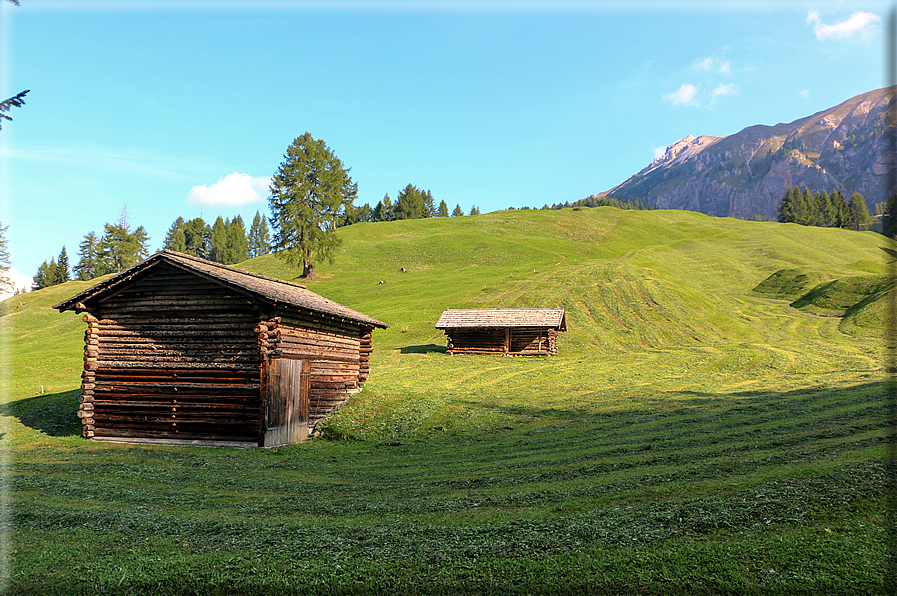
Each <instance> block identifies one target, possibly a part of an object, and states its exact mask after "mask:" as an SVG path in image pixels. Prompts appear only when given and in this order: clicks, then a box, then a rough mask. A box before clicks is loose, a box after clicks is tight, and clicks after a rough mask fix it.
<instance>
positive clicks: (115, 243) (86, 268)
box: [34, 209, 150, 289]
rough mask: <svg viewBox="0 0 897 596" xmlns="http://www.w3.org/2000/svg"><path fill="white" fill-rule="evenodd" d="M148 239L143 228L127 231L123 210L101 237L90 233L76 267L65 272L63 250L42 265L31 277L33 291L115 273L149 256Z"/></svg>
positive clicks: (65, 262)
mask: <svg viewBox="0 0 897 596" xmlns="http://www.w3.org/2000/svg"><path fill="white" fill-rule="evenodd" d="M149 241H150V237H149V234H148V233H147V231H146V229H145V228H144V227H143V226H138V227H137V228H136V229H134V230H131V228H130V225H129V223H128V214H127V209H126V210H124V211H123V212H122V215H121V217H119V219H118V221H117V222H115V223H107V224H105V225H104V226H103V235H102V236H100V237H99V238H97V235H96V233H95V232H90V233H88V234H87V235H86V236H84V239H83V240H82V241H81V243H80V245H79V247H78V256H79V259H78V263H77V264H76V265H75V266H74V268H73V269H72V270H71V271H70V270H69V258H68V253H67V252H66V248H65V246H63V247H62V250H61V251H60V252H59V257H58V258H51V259H50V261H49V262H47V261H44V262H43V263H41V265H40V267H38V268H37V273H35V275H34V287H35V289H41V288H47V287H49V286H53V285H56V284H61V283H64V282H67V281H71V280H72V278H73V275H74V278H75V279H80V280H84V281H86V280H89V279H93V278H95V277H99V276H101V275H106V274H108V273H118V272H121V271H124V270H125V269H127V268H128V267H131V266H133V265H135V264H136V263H137V262H139V261H141V260H143V259H145V258H147V257H148V256H149V254H150V253H149Z"/></svg>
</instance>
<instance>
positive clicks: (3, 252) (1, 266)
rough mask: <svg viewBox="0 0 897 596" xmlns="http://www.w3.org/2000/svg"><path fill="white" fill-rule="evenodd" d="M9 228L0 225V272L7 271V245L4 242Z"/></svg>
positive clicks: (6, 242)
mask: <svg viewBox="0 0 897 596" xmlns="http://www.w3.org/2000/svg"><path fill="white" fill-rule="evenodd" d="M7 229H9V226H4V225H3V224H2V223H0V272H3V271H8V270H9V244H8V241H7V240H6V230H7Z"/></svg>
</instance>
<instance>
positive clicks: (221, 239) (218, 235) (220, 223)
mask: <svg viewBox="0 0 897 596" xmlns="http://www.w3.org/2000/svg"><path fill="white" fill-rule="evenodd" d="M226 244H227V229H226V228H225V227H224V219H222V218H221V216H220V215H219V216H218V219H216V220H215V224H214V225H213V226H212V235H211V237H210V241H209V256H208V259H209V260H210V261H215V262H216V263H223V262H224V251H225V248H226V246H225V245H226Z"/></svg>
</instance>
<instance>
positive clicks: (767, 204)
mask: <svg viewBox="0 0 897 596" xmlns="http://www.w3.org/2000/svg"><path fill="white" fill-rule="evenodd" d="M894 91H895V88H893V87H892V88H886V89H878V90H876V91H870V92H869V93H863V94H862V95H857V96H856V97H853V98H851V99H848V100H847V101H845V102H844V103H842V104H840V105H838V106H835V107H833V108H830V109H828V110H824V111H821V112H818V113H816V114H813V115H812V116H808V117H806V118H801V119H800V120H795V121H794V122H791V123H789V124H776V125H775V126H764V125H757V126H750V127H748V128H745V129H744V130H742V131H741V132H738V133H736V134H733V135H729V136H727V137H709V136H699V137H693V136H691V135H689V136H687V137H685V138H684V139H682V140H680V141H678V142H677V143H674V144H673V145H670V146H669V147H667V149H666V152H665V153H664V155H663V156H661V157H659V158H657V159H655V160H654V161H653V162H651V164H649V165H648V166H647V167H646V168H644V169H643V170H641V171H640V172H639V173H637V174H635V175H634V176H632V177H631V178H629V179H628V180H626V181H625V182H623V183H622V184H620V185H618V186H616V187H614V188H612V189H611V190H609V191H607V192H604V193H600V195H593V196H610V197H613V198H616V199H620V200H624V201H625V200H627V199H636V198H637V199H642V200H643V201H646V202H648V203H650V204H652V205H654V206H656V207H661V208H668V209H687V210H691V211H699V212H701V213H706V214H708V215H715V216H723V217H725V216H735V217H751V216H753V215H757V214H760V215H763V216H766V217H768V218H770V219H775V217H776V214H777V210H778V206H779V203H780V202H781V199H782V196H783V195H784V193H785V190H786V189H787V188H789V187H792V186H800V187H804V186H807V187H809V188H810V189H811V190H813V191H816V190H826V191H829V192H832V191H835V190H841V191H843V192H844V194H845V196H848V197H849V196H850V195H851V194H853V193H854V192H860V193H862V195H863V196H864V197H865V198H866V202H867V204H868V206H869V209H870V211H871V210H872V209H873V207H874V205H875V204H876V203H879V202H881V201H884V200H885V199H886V198H887V193H888V187H887V182H886V176H885V174H887V173H888V172H890V171H891V170H893V169H894V160H893V157H891V158H889V157H888V152H887V145H888V141H887V136H886V135H885V132H886V131H887V130H891V131H893V130H895V123H893V122H891V121H890V118H889V116H888V107H889V104H890V103H892V102H894Z"/></svg>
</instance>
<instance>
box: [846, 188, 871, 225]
mask: <svg viewBox="0 0 897 596" xmlns="http://www.w3.org/2000/svg"><path fill="white" fill-rule="evenodd" d="M871 223H872V216H871V215H869V208H868V207H867V206H866V199H865V198H863V195H861V194H860V193H858V192H855V193H853V195H851V197H850V201H849V202H848V203H847V227H848V228H850V229H851V230H856V231H860V230H865V229H866V228H868V227H869V224H871Z"/></svg>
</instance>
